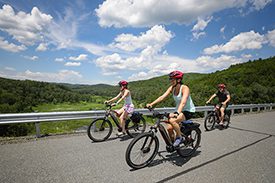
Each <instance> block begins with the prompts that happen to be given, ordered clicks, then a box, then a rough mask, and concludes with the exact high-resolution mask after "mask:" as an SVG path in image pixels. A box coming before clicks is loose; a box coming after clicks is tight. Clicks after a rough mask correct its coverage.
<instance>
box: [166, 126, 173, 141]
mask: <svg viewBox="0 0 275 183" xmlns="http://www.w3.org/2000/svg"><path fill="white" fill-rule="evenodd" d="M166 128H167V131H168V134H169V137H170V139H171V141H172V142H174V141H175V133H174V128H173V126H172V125H171V124H169V123H167V127H166Z"/></svg>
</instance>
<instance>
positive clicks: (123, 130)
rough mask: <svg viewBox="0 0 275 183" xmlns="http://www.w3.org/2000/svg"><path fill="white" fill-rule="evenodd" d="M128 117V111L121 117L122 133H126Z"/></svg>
mask: <svg viewBox="0 0 275 183" xmlns="http://www.w3.org/2000/svg"><path fill="white" fill-rule="evenodd" d="M127 116H128V113H127V112H126V111H123V112H122V114H121V116H120V117H119V119H120V126H121V128H122V132H123V133H125V120H126V118H127Z"/></svg>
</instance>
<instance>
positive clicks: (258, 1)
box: [251, 0, 272, 10]
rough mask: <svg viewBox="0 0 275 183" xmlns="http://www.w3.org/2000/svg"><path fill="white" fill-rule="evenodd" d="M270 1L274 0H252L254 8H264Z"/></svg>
mask: <svg viewBox="0 0 275 183" xmlns="http://www.w3.org/2000/svg"><path fill="white" fill-rule="evenodd" d="M270 2H272V0H251V3H252V4H253V8H255V9H256V10H261V9H263V8H264V7H265V6H266V5H267V4H268V3H270Z"/></svg>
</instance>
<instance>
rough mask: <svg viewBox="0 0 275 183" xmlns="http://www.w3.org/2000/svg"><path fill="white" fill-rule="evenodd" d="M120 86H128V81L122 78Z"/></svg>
mask: <svg viewBox="0 0 275 183" xmlns="http://www.w3.org/2000/svg"><path fill="white" fill-rule="evenodd" d="M118 85H119V86H127V85H128V82H127V81H125V80H121V81H120V82H119V83H118Z"/></svg>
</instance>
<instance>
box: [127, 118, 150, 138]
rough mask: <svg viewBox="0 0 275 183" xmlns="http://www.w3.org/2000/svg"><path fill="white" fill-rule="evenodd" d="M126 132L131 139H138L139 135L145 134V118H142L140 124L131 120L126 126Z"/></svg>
mask: <svg viewBox="0 0 275 183" xmlns="http://www.w3.org/2000/svg"><path fill="white" fill-rule="evenodd" d="M125 128H126V132H127V134H128V135H129V136H130V137H132V138H133V137H136V136H137V135H139V134H141V133H144V131H145V129H146V121H145V119H144V118H143V117H141V119H140V121H139V122H138V123H136V122H133V121H132V120H129V121H128V122H127V123H126V125H125Z"/></svg>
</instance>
